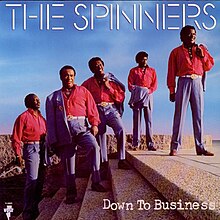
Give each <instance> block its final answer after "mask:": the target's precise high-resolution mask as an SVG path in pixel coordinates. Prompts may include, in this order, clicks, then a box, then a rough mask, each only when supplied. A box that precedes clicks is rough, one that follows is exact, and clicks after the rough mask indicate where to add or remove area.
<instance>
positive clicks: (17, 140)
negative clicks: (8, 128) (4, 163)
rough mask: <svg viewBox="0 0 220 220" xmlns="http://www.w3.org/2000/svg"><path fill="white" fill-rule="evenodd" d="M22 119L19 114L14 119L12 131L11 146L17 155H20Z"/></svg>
mask: <svg viewBox="0 0 220 220" xmlns="http://www.w3.org/2000/svg"><path fill="white" fill-rule="evenodd" d="M23 128H24V120H23V118H22V117H21V115H20V116H19V117H18V118H17V119H16V121H15V124H14V128H13V133H12V148H13V149H14V152H15V154H16V155H17V156H20V155H21V144H22V135H23Z"/></svg>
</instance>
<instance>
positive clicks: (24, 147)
mask: <svg viewBox="0 0 220 220" xmlns="http://www.w3.org/2000/svg"><path fill="white" fill-rule="evenodd" d="M24 102H25V106H26V107H27V110H26V111H25V112H23V113H22V114H21V115H19V116H18V118H17V119H16V121H15V124H14V128H13V133H12V147H13V149H14V151H15V154H16V161H17V163H18V165H21V164H22V155H23V159H24V161H25V170H26V183H25V189H24V209H23V213H22V216H23V219H24V220H33V219H36V218H37V216H38V215H39V210H38V204H39V202H40V199H41V193H42V189H43V181H44V173H45V167H44V164H43V157H44V149H43V146H44V145H43V143H41V142H42V141H43V139H44V138H45V134H46V121H45V119H44V118H43V116H42V115H41V113H40V111H39V109H40V99H39V98H38V97H37V95H35V94H28V95H27V96H26V97H25V100H24Z"/></svg>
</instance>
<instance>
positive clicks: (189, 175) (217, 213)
mask: <svg viewBox="0 0 220 220" xmlns="http://www.w3.org/2000/svg"><path fill="white" fill-rule="evenodd" d="M192 155H195V153H194V152H193V153H190V154H189V156H190V157H191V158H192V157H194V158H197V160H198V158H202V159H203V158H204V159H203V160H204V161H207V160H210V161H211V160H216V159H217V158H215V157H203V156H192ZM177 157H178V156H175V157H171V156H168V154H167V152H164V151H156V152H152V151H128V152H127V160H128V161H129V162H130V164H132V166H133V167H134V168H136V169H137V170H138V171H139V172H140V173H141V174H142V175H143V176H144V178H146V179H147V180H148V181H149V182H150V183H151V184H152V185H153V186H154V187H155V188H156V189H157V190H158V192H160V193H161V194H162V195H163V196H164V197H165V198H166V199H167V200H168V201H169V202H168V208H169V209H170V210H171V209H174V210H176V211H178V212H179V213H181V214H182V215H183V216H184V217H185V218H186V219H187V220H188V219H189V220H191V219H192V220H197V219H198V220H200V219H201V220H219V219H220V191H219V184H220V177H219V176H217V175H214V174H212V173H211V172H207V170H204V169H200V168H197V167H196V166H195V165H194V163H195V161H196V160H194V163H191V164H190V165H189V160H187V161H186V162H183V161H184V157H181V155H180V156H179V157H181V160H180V161H181V162H180V161H178V160H177ZM188 159H189V158H188ZM191 160H192V161H193V158H192V159H191ZM200 160H201V159H200ZM201 161H202V160H201ZM218 161H219V162H220V160H219V159H218ZM118 175H120V176H121V174H118ZM120 178H121V177H120ZM113 181H115V177H113ZM134 181H135V180H133V182H134ZM132 185H133V183H132ZM136 188H138V187H136ZM133 189H134V188H133ZM113 191H114V190H113ZM135 194H136V189H135ZM124 199H126V197H125V198H124ZM121 201H123V200H121ZM157 206H158V207H161V208H162V209H165V208H167V205H166V204H165V205H164V206H163V204H162V203H158V204H157Z"/></svg>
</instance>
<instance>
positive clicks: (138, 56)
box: [135, 51, 148, 63]
mask: <svg viewBox="0 0 220 220" xmlns="http://www.w3.org/2000/svg"><path fill="white" fill-rule="evenodd" d="M144 57H147V58H148V54H147V53H146V52H145V51H140V52H138V53H137V54H136V56H135V61H136V63H140V62H141V60H142V59H143V58H144Z"/></svg>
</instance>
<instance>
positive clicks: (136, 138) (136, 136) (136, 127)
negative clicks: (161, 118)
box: [133, 106, 154, 149]
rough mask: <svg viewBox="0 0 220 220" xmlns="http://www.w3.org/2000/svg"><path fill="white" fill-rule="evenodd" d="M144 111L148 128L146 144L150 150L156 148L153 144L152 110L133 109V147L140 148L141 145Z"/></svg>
mask: <svg viewBox="0 0 220 220" xmlns="http://www.w3.org/2000/svg"><path fill="white" fill-rule="evenodd" d="M142 110H143V112H144V120H145V126H146V133H145V134H146V144H147V148H148V149H150V148H152V147H153V146H154V143H153V132H152V108H151V106H149V107H143V108H134V109H133V146H135V147H138V146H139V145H140V143H141V117H142Z"/></svg>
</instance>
